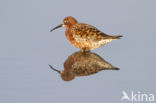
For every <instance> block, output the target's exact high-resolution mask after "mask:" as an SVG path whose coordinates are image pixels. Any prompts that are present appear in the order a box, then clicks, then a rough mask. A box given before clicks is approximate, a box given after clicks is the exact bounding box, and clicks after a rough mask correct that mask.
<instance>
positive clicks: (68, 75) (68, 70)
mask: <svg viewBox="0 0 156 103" xmlns="http://www.w3.org/2000/svg"><path fill="white" fill-rule="evenodd" d="M49 66H50V68H51V69H53V70H54V71H56V72H58V73H59V74H60V75H61V78H62V79H63V80H64V81H70V80H73V79H74V78H75V77H78V76H88V75H92V74H95V73H97V72H99V71H102V70H119V68H117V67H114V66H113V65H111V64H110V63H108V62H107V61H105V60H104V59H103V58H101V57H100V56H99V55H97V54H95V53H92V52H80V51H79V52H75V53H73V54H71V55H70V56H69V57H68V58H67V60H66V61H65V62H64V70H63V71H59V70H57V69H55V68H53V67H52V66H51V65H49Z"/></svg>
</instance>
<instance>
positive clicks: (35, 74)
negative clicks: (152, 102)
mask: <svg viewBox="0 0 156 103" xmlns="http://www.w3.org/2000/svg"><path fill="white" fill-rule="evenodd" d="M155 4H156V1H155V0H77V1H74V0H64V1H63V0H0V103H10V102H12V103H43V102H44V103H61V102H63V103H73V102H74V103H80V102H81V103H95V102H97V103H108V102H109V103H115V102H116V103H120V102H123V101H121V100H120V99H121V97H122V91H123V90H124V91H126V92H127V93H130V92H131V91H134V92H136V93H137V92H138V91H140V92H141V93H152V94H156V82H155V81H156V65H155V62H156V55H155V53H156V46H155V44H156V29H155V27H156V20H155V18H156V13H155V10H156V6H155ZM66 16H73V17H75V18H76V19H77V20H78V21H80V22H84V23H87V24H90V25H94V26H95V27H97V28H98V29H100V30H101V31H103V32H104V33H107V34H109V35H123V37H122V39H120V40H116V41H113V42H111V43H108V44H107V45H105V46H103V47H101V48H98V49H96V50H93V51H92V52H95V53H97V54H98V55H100V56H101V57H102V58H104V59H105V60H106V61H108V62H109V63H111V64H112V65H114V66H116V67H118V68H120V70H119V71H102V72H99V73H97V74H95V75H91V76H87V77H77V78H76V79H74V80H72V81H70V82H65V81H63V80H62V79H61V77H60V76H59V74H57V73H56V72H54V71H52V70H51V69H50V68H49V66H48V64H51V65H52V66H53V67H55V68H57V69H58V70H63V69H64V67H63V63H64V61H65V60H66V59H67V58H68V56H70V55H71V54H72V53H74V52H76V51H78V50H79V49H77V48H75V47H73V46H72V45H71V44H70V43H69V42H68V41H67V39H66V37H65V34H64V31H65V28H60V29H57V30H55V31H53V32H49V31H50V29H51V28H53V27H55V26H57V25H58V24H60V23H62V20H63V19H64V17H66Z"/></svg>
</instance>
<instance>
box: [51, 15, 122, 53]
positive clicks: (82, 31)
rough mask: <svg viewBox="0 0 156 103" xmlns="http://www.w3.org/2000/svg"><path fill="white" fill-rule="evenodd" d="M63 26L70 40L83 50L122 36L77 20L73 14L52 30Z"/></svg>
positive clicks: (97, 46) (99, 45)
mask: <svg viewBox="0 0 156 103" xmlns="http://www.w3.org/2000/svg"><path fill="white" fill-rule="evenodd" d="M62 26H63V27H65V28H66V31H65V35H66V37H67V39H68V40H69V42H70V43H71V44H72V45H73V46H75V47H76V48H79V49H80V50H81V51H89V50H92V49H95V48H99V47H101V46H103V45H104V44H107V43H108V42H111V41H112V40H116V39H119V38H120V37H122V36H121V35H118V36H110V35H107V34H105V33H103V32H101V31H100V30H98V29H97V28H96V27H94V26H92V25H88V24H84V23H79V22H77V20H76V19H75V18H73V17H71V16H68V17H66V18H65V19H64V20H63V23H62V24H61V25H58V26H57V27H55V28H53V29H52V30H51V31H53V30H55V29H57V28H59V27H62Z"/></svg>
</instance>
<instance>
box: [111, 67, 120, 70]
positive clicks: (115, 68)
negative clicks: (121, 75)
mask: <svg viewBox="0 0 156 103" xmlns="http://www.w3.org/2000/svg"><path fill="white" fill-rule="evenodd" d="M111 70H120V69H119V68H117V67H114V68H111Z"/></svg>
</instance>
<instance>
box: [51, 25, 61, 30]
mask: <svg viewBox="0 0 156 103" xmlns="http://www.w3.org/2000/svg"><path fill="white" fill-rule="evenodd" d="M60 27H62V24H60V25H58V26H56V27H55V28H53V29H51V30H50V32H52V31H53V30H55V29H57V28H60Z"/></svg>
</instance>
